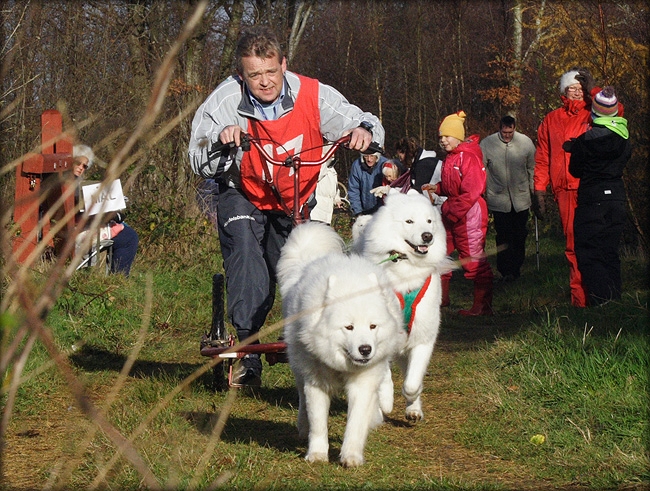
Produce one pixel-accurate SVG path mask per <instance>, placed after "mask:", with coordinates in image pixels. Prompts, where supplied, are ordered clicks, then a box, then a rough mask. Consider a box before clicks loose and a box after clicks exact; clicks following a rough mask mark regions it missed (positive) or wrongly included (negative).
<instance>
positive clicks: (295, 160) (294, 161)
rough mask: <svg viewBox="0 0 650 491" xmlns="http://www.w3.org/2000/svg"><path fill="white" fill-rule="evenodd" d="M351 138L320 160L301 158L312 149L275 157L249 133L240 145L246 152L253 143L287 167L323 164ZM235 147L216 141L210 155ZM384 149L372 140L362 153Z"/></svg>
mask: <svg viewBox="0 0 650 491" xmlns="http://www.w3.org/2000/svg"><path fill="white" fill-rule="evenodd" d="M351 138H352V136H351V135H346V136H343V137H341V138H339V139H338V140H336V141H335V142H334V143H333V144H332V146H331V148H330V149H329V150H328V151H327V152H326V153H325V155H323V156H322V157H321V158H320V159H319V160H316V161H303V160H302V159H301V158H300V154H301V153H302V152H305V151H307V150H311V149H304V150H301V151H300V152H297V153H295V154H294V155H293V156H289V157H287V158H286V159H284V160H278V159H276V158H274V157H273V156H272V155H269V154H268V152H267V151H266V150H265V149H264V146H263V145H262V143H261V142H262V139H261V138H256V137H254V136H252V135H250V134H248V133H242V135H241V144H240V145H239V147H240V148H241V149H242V150H243V151H244V152H248V151H249V150H250V149H251V144H252V145H253V146H254V147H255V148H256V149H257V150H258V151H259V152H260V153H261V154H262V156H263V157H264V158H265V159H266V160H267V161H268V162H269V163H270V164H272V165H278V166H285V167H292V166H294V165H322V164H324V163H325V162H327V161H328V160H329V159H330V158H332V155H334V153H335V152H336V150H337V149H338V148H339V147H341V146H346V145H347V144H348V143H349V142H350V139H351ZM325 145H326V144H325ZM325 145H323V146H325ZM235 147H236V145H235V142H229V143H221V142H215V143H213V144H212V147H211V148H210V152H209V153H210V155H217V154H220V153H221V152H223V150H224V149H226V148H231V149H232V148H235ZM383 151H384V149H383V148H382V147H381V145H379V143H377V142H371V143H370V145H369V146H368V148H367V149H366V150H364V151H363V152H362V153H364V154H370V153H383Z"/></svg>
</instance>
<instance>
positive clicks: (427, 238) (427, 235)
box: [422, 232, 433, 244]
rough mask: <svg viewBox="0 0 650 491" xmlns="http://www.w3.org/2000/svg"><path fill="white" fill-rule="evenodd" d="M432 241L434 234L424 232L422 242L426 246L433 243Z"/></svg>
mask: <svg viewBox="0 0 650 491" xmlns="http://www.w3.org/2000/svg"><path fill="white" fill-rule="evenodd" d="M432 240H433V234H432V233H431V232H424V233H423V234H422V241H423V242H424V243H425V244H428V243H429V242H431V241H432Z"/></svg>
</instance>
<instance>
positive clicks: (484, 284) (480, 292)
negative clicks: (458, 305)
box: [458, 280, 492, 316]
mask: <svg viewBox="0 0 650 491" xmlns="http://www.w3.org/2000/svg"><path fill="white" fill-rule="evenodd" d="M458 313H459V314H460V315H471V316H474V315H492V281H491V280H490V281H476V280H475V281H474V305H472V308H471V309H469V310H459V311H458Z"/></svg>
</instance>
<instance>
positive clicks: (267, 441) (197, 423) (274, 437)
mask: <svg viewBox="0 0 650 491" xmlns="http://www.w3.org/2000/svg"><path fill="white" fill-rule="evenodd" d="M183 417H184V418H185V419H186V420H187V421H188V422H189V423H190V424H192V425H193V426H194V427H195V428H196V430H197V431H198V432H200V433H201V434H203V435H210V434H211V433H212V431H213V430H214V427H215V425H216V424H217V421H218V419H219V414H218V413H206V412H186V413H183ZM221 440H222V441H224V442H227V443H245V444H247V443H249V442H256V443H257V444H258V445H260V446H263V447H270V448H275V449H277V450H279V451H281V452H298V451H301V450H302V448H303V447H304V444H305V442H303V441H302V440H300V439H299V438H298V430H297V429H296V426H295V425H294V424H289V423H281V422H277V421H270V420H261V419H249V418H240V417H237V416H233V415H230V416H229V417H228V421H227V422H226V425H225V427H224V429H223V432H222V434H221Z"/></svg>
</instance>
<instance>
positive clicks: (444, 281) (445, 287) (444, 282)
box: [440, 278, 451, 307]
mask: <svg viewBox="0 0 650 491" xmlns="http://www.w3.org/2000/svg"><path fill="white" fill-rule="evenodd" d="M440 285H441V286H442V301H441V302H440V306H441V307H449V304H450V303H451V302H450V301H449V278H441V279H440Z"/></svg>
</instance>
